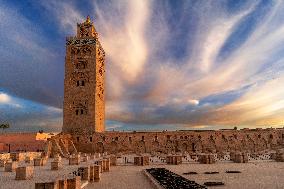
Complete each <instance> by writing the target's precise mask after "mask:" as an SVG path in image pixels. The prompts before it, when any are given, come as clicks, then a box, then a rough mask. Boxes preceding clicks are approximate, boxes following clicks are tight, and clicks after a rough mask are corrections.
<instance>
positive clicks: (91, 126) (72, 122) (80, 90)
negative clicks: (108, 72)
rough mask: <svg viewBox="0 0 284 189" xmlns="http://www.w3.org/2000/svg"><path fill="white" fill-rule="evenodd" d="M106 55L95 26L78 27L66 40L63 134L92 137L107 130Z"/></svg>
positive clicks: (86, 23) (88, 20) (88, 24)
mask: <svg viewBox="0 0 284 189" xmlns="http://www.w3.org/2000/svg"><path fill="white" fill-rule="evenodd" d="M104 81H105V52H104V50H103V48H102V46H101V44H100V42H99V39H98V34H97V32H96V29H95V27H94V24H93V22H92V21H91V20H90V17H89V16H88V17H87V19H86V21H85V22H83V23H80V24H77V35H76V36H75V37H67V39H66V57H65V78H64V105H63V129H62V131H63V133H70V134H92V133H94V132H103V131H104V130H105V124H104V121H105V91H104V89H105V82H104Z"/></svg>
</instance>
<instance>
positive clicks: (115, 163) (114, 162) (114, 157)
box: [110, 156, 117, 166]
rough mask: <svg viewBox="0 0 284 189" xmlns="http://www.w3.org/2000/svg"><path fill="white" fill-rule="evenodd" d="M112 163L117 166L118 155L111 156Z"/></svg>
mask: <svg viewBox="0 0 284 189" xmlns="http://www.w3.org/2000/svg"><path fill="white" fill-rule="evenodd" d="M110 165H111V166H116V165H117V157H116V156H111V157H110Z"/></svg>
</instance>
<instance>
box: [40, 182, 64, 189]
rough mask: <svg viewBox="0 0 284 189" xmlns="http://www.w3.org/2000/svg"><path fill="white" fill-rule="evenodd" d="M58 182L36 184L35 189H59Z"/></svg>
mask: <svg viewBox="0 0 284 189" xmlns="http://www.w3.org/2000/svg"><path fill="white" fill-rule="evenodd" d="M58 185H59V184H58V181H52V182H42V183H35V189H58Z"/></svg>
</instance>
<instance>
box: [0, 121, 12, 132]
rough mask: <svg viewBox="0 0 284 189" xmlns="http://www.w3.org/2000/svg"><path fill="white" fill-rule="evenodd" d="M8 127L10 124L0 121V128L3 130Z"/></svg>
mask: <svg viewBox="0 0 284 189" xmlns="http://www.w3.org/2000/svg"><path fill="white" fill-rule="evenodd" d="M8 128H10V124H9V123H1V124H0V129H3V131H4V129H8Z"/></svg>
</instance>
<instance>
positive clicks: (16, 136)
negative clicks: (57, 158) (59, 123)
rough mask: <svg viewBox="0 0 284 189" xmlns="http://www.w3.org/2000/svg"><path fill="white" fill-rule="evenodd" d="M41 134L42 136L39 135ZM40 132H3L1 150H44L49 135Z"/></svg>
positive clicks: (0, 136)
mask: <svg viewBox="0 0 284 189" xmlns="http://www.w3.org/2000/svg"><path fill="white" fill-rule="evenodd" d="M39 136H41V137H39ZM43 136H46V135H43V134H39V135H38V133H3V134H0V147H1V148H0V152H8V151H9V145H10V151H11V152H18V151H27V152H36V151H42V150H43V149H44V147H45V143H46V139H47V137H43Z"/></svg>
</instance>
